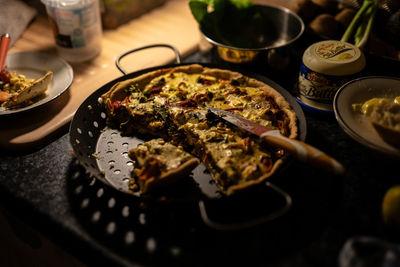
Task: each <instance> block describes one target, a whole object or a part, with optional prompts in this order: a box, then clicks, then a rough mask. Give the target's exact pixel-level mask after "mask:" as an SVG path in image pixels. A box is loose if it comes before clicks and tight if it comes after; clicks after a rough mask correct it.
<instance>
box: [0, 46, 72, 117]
mask: <svg viewBox="0 0 400 267" xmlns="http://www.w3.org/2000/svg"><path fill="white" fill-rule="evenodd" d="M5 67H6V69H7V70H9V71H17V72H18V73H21V74H24V75H25V76H26V77H28V78H40V77H42V76H43V75H45V74H46V72H47V71H52V72H53V80H52V82H51V84H50V85H49V88H48V89H47V91H46V96H45V97H43V98H41V99H40V100H38V101H36V102H34V103H33V104H32V105H29V106H24V107H21V108H15V109H6V108H4V107H0V115H9V114H14V113H19V112H23V111H26V110H30V109H33V108H36V107H39V106H41V105H43V104H46V103H48V102H50V101H52V100H54V99H56V98H57V97H59V96H60V95H61V94H62V93H63V92H64V91H65V90H67V89H68V88H69V86H70V85H71V83H72V80H73V76H74V74H73V70H72V67H71V65H69V64H68V63H67V62H66V61H64V60H63V59H61V58H60V57H57V56H54V55H51V54H46V53H41V52H16V53H9V54H7V59H6V62H5Z"/></svg>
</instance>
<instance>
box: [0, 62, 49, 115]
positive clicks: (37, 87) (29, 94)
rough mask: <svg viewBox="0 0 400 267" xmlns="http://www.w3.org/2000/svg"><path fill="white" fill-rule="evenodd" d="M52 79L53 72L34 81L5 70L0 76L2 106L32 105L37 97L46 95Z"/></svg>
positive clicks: (0, 102)
mask: <svg viewBox="0 0 400 267" xmlns="http://www.w3.org/2000/svg"><path fill="white" fill-rule="evenodd" d="M52 79H53V73H52V72H51V71H49V72H47V73H46V74H45V75H44V76H43V77H40V78H39V79H32V78H27V77H26V76H25V75H23V74H20V73H17V72H15V71H13V72H9V71H7V70H6V69H3V70H2V71H1V74H0V105H1V106H2V107H4V108H18V107H21V106H27V105H30V104H32V103H33V101H34V99H35V98H36V97H39V96H40V95H43V94H45V92H46V90H47V88H48V87H49V85H50V83H51V80H52Z"/></svg>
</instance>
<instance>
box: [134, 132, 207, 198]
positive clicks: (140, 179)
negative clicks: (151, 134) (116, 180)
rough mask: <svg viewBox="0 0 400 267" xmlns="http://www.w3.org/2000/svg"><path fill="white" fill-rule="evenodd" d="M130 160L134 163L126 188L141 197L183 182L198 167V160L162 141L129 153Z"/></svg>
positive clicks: (155, 140)
mask: <svg viewBox="0 0 400 267" xmlns="http://www.w3.org/2000/svg"><path fill="white" fill-rule="evenodd" d="M129 157H130V158H131V159H133V160H134V161H135V169H134V170H133V177H132V178H131V179H130V181H129V187H130V188H131V189H132V190H133V191H140V192H141V193H145V192H150V191H154V190H157V189H160V188H164V187H165V186H166V185H168V184H171V183H173V182H176V181H178V180H180V179H182V178H185V177H186V176H187V175H189V174H190V173H191V171H192V170H193V169H194V168H195V167H196V166H197V165H199V164H200V161H199V160H198V159H197V158H195V157H194V156H192V155H191V154H189V153H188V152H186V151H184V150H183V148H182V147H181V146H175V145H173V144H172V143H169V142H166V141H164V140H163V139H162V138H157V139H152V140H150V141H148V142H145V143H144V144H140V145H138V146H137V147H136V148H133V149H131V150H130V151H129Z"/></svg>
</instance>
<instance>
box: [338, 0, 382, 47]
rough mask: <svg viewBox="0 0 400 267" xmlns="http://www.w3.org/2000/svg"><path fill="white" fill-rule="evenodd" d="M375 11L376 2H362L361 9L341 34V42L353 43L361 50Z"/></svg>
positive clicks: (375, 0)
mask: <svg viewBox="0 0 400 267" xmlns="http://www.w3.org/2000/svg"><path fill="white" fill-rule="evenodd" d="M377 9H378V0H364V2H363V4H362V6H361V8H360V9H359V10H358V12H357V13H356V15H355V16H354V18H353V20H352V21H351V22H350V24H349V26H348V27H347V29H346V31H345V33H344V34H343V36H342V39H341V41H342V42H351V41H354V44H355V45H356V46H357V47H359V48H363V47H364V46H365V45H366V43H367V40H368V37H369V35H370V32H371V29H372V25H373V23H374V20H375V15H376V11H377Z"/></svg>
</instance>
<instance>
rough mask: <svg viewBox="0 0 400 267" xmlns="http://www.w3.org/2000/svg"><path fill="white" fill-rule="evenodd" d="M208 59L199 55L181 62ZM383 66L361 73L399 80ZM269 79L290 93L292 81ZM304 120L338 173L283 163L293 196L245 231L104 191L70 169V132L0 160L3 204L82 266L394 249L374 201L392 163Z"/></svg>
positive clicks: (274, 261) (324, 259) (392, 173)
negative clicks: (355, 247)
mask: <svg viewBox="0 0 400 267" xmlns="http://www.w3.org/2000/svg"><path fill="white" fill-rule="evenodd" d="M213 58H214V56H213V53H208V54H204V55H203V54H201V53H199V52H198V53H196V54H195V55H192V56H190V57H189V58H187V59H186V60H185V61H187V62H203V63H206V62H214V61H215V60H214V59H213ZM217 63H220V62H217ZM391 64H392V67H391V66H390V65H389V64H386V65H385V68H389V69H390V71H389V72H387V71H386V72H385V70H383V69H382V68H379V67H376V68H374V69H369V70H368V74H371V75H382V74H390V75H393V76H396V75H397V76H399V75H400V74H399V73H398V72H397V70H398V69H399V68H398V64H397V63H393V62H391ZM374 66H377V65H375V64H374ZM393 66H394V69H393ZM295 67H296V65H295ZM396 67H397V68H396ZM266 76H268V75H266ZM288 76H290V75H288ZM269 78H270V79H272V80H274V81H276V82H277V83H278V84H280V85H282V86H283V87H285V88H286V89H287V90H289V91H290V90H291V89H290V84H291V83H292V82H293V80H294V79H295V76H293V75H291V76H290V77H278V76H274V77H271V76H269ZM306 119H307V138H306V141H307V142H308V143H310V144H311V145H314V146H316V147H318V148H320V149H321V150H323V151H325V152H326V153H328V154H330V155H331V156H333V157H335V158H336V159H337V160H338V161H340V162H342V163H343V165H344V166H345V167H346V173H345V174H344V175H343V176H334V175H331V174H327V173H324V172H322V171H319V170H315V169H313V168H310V167H309V166H306V165H304V164H301V163H299V162H296V161H291V162H290V163H289V164H288V165H287V166H286V168H284V170H283V171H282V172H281V173H280V174H279V175H277V176H275V177H272V178H271V182H272V183H275V184H276V185H278V186H280V187H281V188H283V189H284V190H285V191H287V192H288V193H289V194H290V195H291V196H292V198H293V206H292V208H291V209H290V210H289V212H288V213H287V214H285V215H284V216H282V217H280V218H279V219H277V220H275V221H272V222H269V223H266V224H263V225H259V226H256V227H253V228H250V229H244V230H239V231H217V230H213V229H210V228H208V227H207V226H205V225H204V223H203V222H202V221H201V219H200V216H199V211H198V206H197V203H196V202H187V203H161V204H160V203H152V202H150V203H144V202H140V201H139V200H137V199H136V198H132V197H131V196H126V195H123V194H121V193H119V192H117V191H116V190H114V189H112V188H108V187H105V186H103V185H102V184H101V183H100V182H99V181H96V180H94V179H93V178H90V177H88V175H87V174H85V172H84V170H83V168H82V167H81V166H80V165H79V164H78V163H77V162H76V159H75V158H74V156H73V155H72V148H71V146H70V143H69V134H68V133H65V134H64V135H62V136H60V137H59V138H58V139H56V140H54V141H52V142H51V143H49V144H48V145H46V146H45V147H42V148H40V149H38V150H36V151H32V152H29V153H26V154H18V155H14V154H11V153H8V152H4V151H3V152H1V155H0V173H1V175H0V199H1V203H2V204H1V206H2V207H4V208H5V209H6V210H7V211H8V212H10V213H11V214H13V215H15V216H16V217H18V218H20V219H21V220H22V221H23V222H25V223H27V224H28V225H30V226H32V227H33V228H34V229H36V230H38V231H39V232H41V233H42V234H44V236H46V237H47V238H49V239H50V240H52V241H53V242H54V243H56V244H57V245H59V246H61V247H62V248H63V249H65V250H66V251H68V252H69V253H71V254H72V255H74V256H75V257H77V258H78V259H79V260H81V261H82V262H83V263H85V264H88V265H95V264H96V265H98V264H101V265H105V263H109V264H111V265H112V266H114V265H121V266H131V265H136V264H139V265H165V264H166V263H168V265H180V264H181V265H199V266H203V265H216V264H220V263H224V264H233V265H239V264H246V265H250V264H252V265H263V266H265V265H268V266H337V264H338V262H337V259H338V255H339V252H340V250H341V248H342V246H343V244H344V243H345V242H346V240H348V239H349V238H351V237H354V236H373V237H379V238H382V239H385V240H389V241H393V242H398V241H399V240H398V238H397V237H396V236H393V234H392V233H390V232H388V231H387V230H386V229H385V228H384V226H383V224H382V219H381V201H382V198H383V195H384V193H385V192H386V190H387V189H388V188H389V187H390V186H392V185H394V184H396V183H398V163H399V159H394V158H389V157H387V156H385V155H381V154H379V153H377V152H374V151H371V150H369V149H368V148H366V147H363V146H361V145H360V144H358V143H357V142H355V141H353V139H351V138H350V137H349V136H348V135H347V134H346V133H344V131H343V130H342V129H341V128H340V127H339V125H338V123H337V122H336V120H335V119H334V118H333V117H323V116H319V115H316V114H310V113H306ZM245 205H249V206H250V205H251V206H254V207H255V209H256V210H257V209H258V210H262V209H263V207H264V206H265V205H264V204H263V202H261V201H254V200H252V202H248V201H243V205H242V206H245ZM241 208H242V207H240V205H238V206H237V210H238V213H240V209H241ZM27 242H29V240H27Z"/></svg>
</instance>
